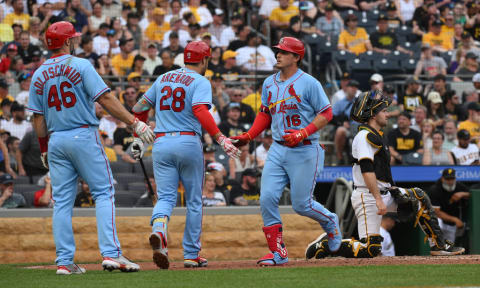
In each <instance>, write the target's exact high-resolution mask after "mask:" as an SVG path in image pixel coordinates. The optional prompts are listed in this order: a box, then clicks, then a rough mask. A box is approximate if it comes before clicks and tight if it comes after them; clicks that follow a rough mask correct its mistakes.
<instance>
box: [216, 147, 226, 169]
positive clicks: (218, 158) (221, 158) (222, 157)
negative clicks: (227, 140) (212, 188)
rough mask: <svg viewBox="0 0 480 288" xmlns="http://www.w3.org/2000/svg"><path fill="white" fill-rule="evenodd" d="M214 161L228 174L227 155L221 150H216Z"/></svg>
mask: <svg viewBox="0 0 480 288" xmlns="http://www.w3.org/2000/svg"><path fill="white" fill-rule="evenodd" d="M215 161H217V162H218V163H221V164H222V165H223V167H224V168H225V170H227V173H228V170H229V166H228V155H227V154H225V152H223V150H222V149H217V151H215Z"/></svg>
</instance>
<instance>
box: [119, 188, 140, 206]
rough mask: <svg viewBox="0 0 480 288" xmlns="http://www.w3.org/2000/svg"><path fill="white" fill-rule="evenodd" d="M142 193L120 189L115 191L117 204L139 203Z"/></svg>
mask: <svg viewBox="0 0 480 288" xmlns="http://www.w3.org/2000/svg"><path fill="white" fill-rule="evenodd" d="M138 198H140V195H138V194H135V193H132V192H130V191H125V190H120V191H117V192H116V193H115V206H116V207H133V206H134V205H135V203H137V200H138Z"/></svg>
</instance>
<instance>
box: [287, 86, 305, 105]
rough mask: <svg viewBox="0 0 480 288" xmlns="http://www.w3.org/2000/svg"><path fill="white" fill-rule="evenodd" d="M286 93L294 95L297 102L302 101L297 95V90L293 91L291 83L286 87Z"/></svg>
mask: <svg viewBox="0 0 480 288" xmlns="http://www.w3.org/2000/svg"><path fill="white" fill-rule="evenodd" d="M288 94H290V96H293V97H295V99H297V101H298V103H300V102H302V99H300V95H297V92H295V89H293V84H292V85H290V87H289V88H288Z"/></svg>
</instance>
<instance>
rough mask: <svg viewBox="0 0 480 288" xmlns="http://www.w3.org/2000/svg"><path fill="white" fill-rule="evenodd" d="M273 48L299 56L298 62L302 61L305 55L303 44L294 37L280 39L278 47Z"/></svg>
mask: <svg viewBox="0 0 480 288" xmlns="http://www.w3.org/2000/svg"><path fill="white" fill-rule="evenodd" d="M273 48H277V49H280V50H283V51H287V52H291V53H293V54H297V55H299V56H300V60H302V59H303V55H305V46H304V45H303V42H302V41H300V40H298V39H297V38H294V37H282V38H281V39H280V42H278V45H277V46H273Z"/></svg>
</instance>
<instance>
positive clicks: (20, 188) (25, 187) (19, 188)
mask: <svg viewBox="0 0 480 288" xmlns="http://www.w3.org/2000/svg"><path fill="white" fill-rule="evenodd" d="M40 189H43V187H41V186H38V185H35V184H14V186H13V192H15V193H20V194H23V193H24V192H28V191H34V192H35V191H37V190H40Z"/></svg>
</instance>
